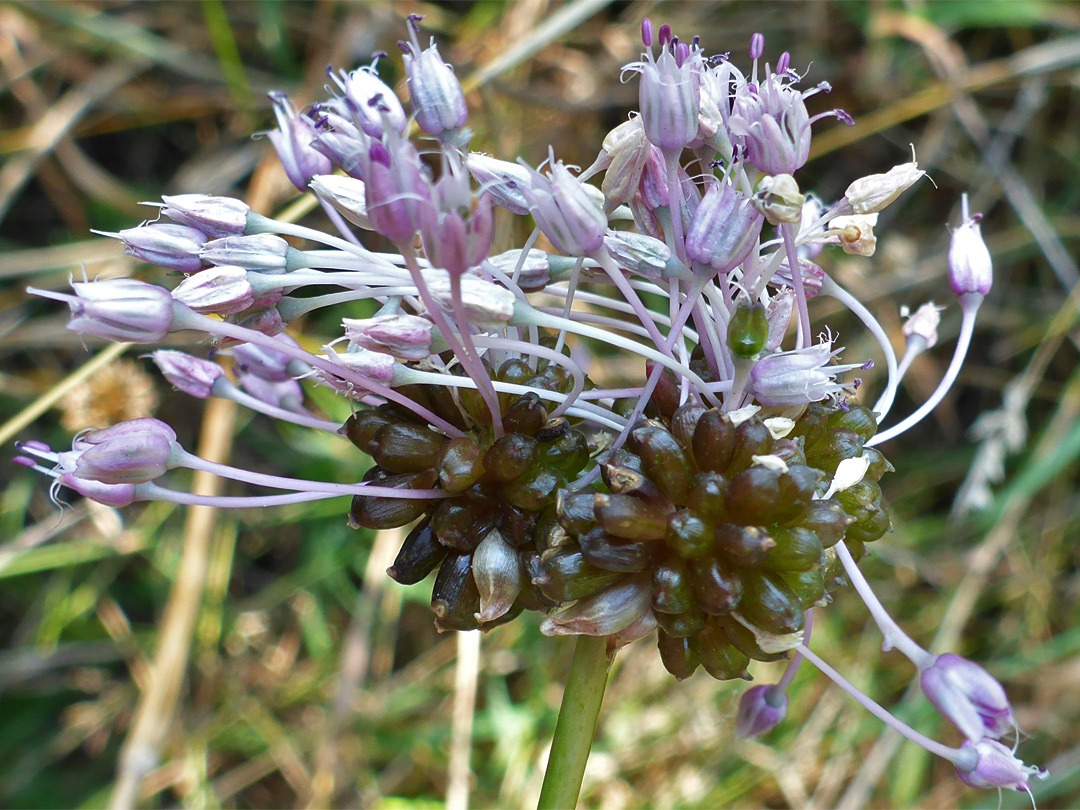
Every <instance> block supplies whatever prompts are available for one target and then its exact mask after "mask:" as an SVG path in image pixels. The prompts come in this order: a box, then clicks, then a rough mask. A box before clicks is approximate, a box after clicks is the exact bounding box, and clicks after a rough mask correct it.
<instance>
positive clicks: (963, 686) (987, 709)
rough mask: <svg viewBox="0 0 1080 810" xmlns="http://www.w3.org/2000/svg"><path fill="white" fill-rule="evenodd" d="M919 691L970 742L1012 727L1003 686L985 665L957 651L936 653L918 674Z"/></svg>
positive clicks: (998, 735)
mask: <svg viewBox="0 0 1080 810" xmlns="http://www.w3.org/2000/svg"><path fill="white" fill-rule="evenodd" d="M919 682H920V684H921V685H922V690H923V692H925V693H926V697H927V698H928V699H929V701H930V702H931V703H933V704H934V708H936V709H937V710H938V711H939V712H941V713H942V714H943V715H945V716H946V717H947V718H948V719H949V720H950V721H951V722H952V723H953V725H955V726H956V727H957V728H958V729H960V731H962V732H963V733H964V736H965V737H967V738H968V739H969V740H970V741H971V742H972V743H977V742H978V741H979V740H981V739H982V738H983V737H992V738H994V739H997V738H999V737H1001V736H1002V735H1004V734H1006V733H1007V732H1009V731H1010V730H1012V729H1013V728H1015V727H1016V721H1015V720H1014V719H1013V713H1012V707H1011V706H1010V705H1009V698H1008V696H1006V694H1005V690H1004V688H1002V686H1001V684H1000V683H998V682H997V680H996V679H995V678H994V677H993V676H992V675H991V674H990V673H989V672H987V671H986V670H985V669H983V668H982V667H981V666H979V665H978V664H976V663H974V662H973V661H968V660H967V659H965V658H961V657H960V656H959V655H953V654H952V653H945V654H944V655H939V656H938V657H937V658H936V659H935V660H934V663H933V665H932V666H930V667H927V668H926V669H924V670H923V671H922V674H921V675H920V676H919Z"/></svg>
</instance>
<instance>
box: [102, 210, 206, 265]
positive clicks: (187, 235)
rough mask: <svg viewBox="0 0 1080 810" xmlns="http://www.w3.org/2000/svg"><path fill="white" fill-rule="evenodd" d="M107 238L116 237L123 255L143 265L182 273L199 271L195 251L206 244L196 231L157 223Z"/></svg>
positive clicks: (199, 260) (200, 232)
mask: <svg viewBox="0 0 1080 810" xmlns="http://www.w3.org/2000/svg"><path fill="white" fill-rule="evenodd" d="M107 235H108V236H117V237H119V238H120V240H121V241H122V242H123V243H124V253H126V254H128V255H129V256H135V257H136V258H139V259H142V260H143V261H144V262H150V263H152V264H156V265H158V266H159V267H167V268H168V269H170V270H180V271H182V272H185V273H193V272H195V271H196V270H201V269H202V266H203V262H202V259H201V258H199V250H200V249H201V248H202V246H203V245H204V244H205V243H206V234H205V233H203V232H202V231H200V230H198V229H197V228H189V227H188V226H187V225H173V224H172V223H169V222H161V223H154V224H152V225H141V226H139V227H138V228H127V229H125V230H122V231H120V232H119V233H117V234H107Z"/></svg>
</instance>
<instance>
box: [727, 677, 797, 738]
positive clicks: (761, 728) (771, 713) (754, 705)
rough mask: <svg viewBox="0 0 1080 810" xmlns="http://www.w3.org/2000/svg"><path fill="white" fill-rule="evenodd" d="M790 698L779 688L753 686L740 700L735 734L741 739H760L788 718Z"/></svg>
mask: <svg viewBox="0 0 1080 810" xmlns="http://www.w3.org/2000/svg"><path fill="white" fill-rule="evenodd" d="M787 709H788V696H787V693H786V692H785V691H784V690H783V689H781V688H780V687H778V686H768V685H760V686H752V687H750V688H749V689H747V690H746V691H745V692H743V694H742V697H741V698H739V713H738V715H737V716H736V718H735V733H736V734H737V735H738V736H740V737H759V736H761V735H762V734H765V733H766V732H768V731H771V730H772V729H774V728H775V727H776V726H777V725H779V724H780V723H781V722H782V721H783V719H784V717H785V716H787Z"/></svg>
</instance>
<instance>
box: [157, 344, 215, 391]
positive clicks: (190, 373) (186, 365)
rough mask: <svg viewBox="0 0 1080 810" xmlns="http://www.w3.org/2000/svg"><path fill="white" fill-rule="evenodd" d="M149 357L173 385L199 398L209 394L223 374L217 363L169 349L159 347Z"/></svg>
mask: <svg viewBox="0 0 1080 810" xmlns="http://www.w3.org/2000/svg"><path fill="white" fill-rule="evenodd" d="M150 359H151V360H153V361H154V365H156V366H157V367H158V368H159V369H160V370H161V373H162V375H163V376H164V377H165V379H166V380H168V381H169V382H171V383H172V384H173V386H175V387H176V388H178V389H179V390H181V391H183V392H184V393H185V394H190V395H191V396H193V397H198V398H199V399H206V398H207V397H208V396H210V395H211V393H212V391H213V388H214V383H215V382H217V380H218V379H219V378H220V377H221V376H222V375H224V374H225V371H224V369H222V368H221V366H219V365H218V364H217V363H212V362H210V361H209V360H203V359H202V358H199V357H192V356H191V355H190V354H185V353H184V352H177V351H172V350H170V349H159V350H158V351H156V352H153V353H151V355H150Z"/></svg>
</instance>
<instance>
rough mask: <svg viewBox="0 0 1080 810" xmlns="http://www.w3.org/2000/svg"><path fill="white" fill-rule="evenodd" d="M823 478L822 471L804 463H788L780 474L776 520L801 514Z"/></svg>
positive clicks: (787, 518) (788, 518) (808, 504)
mask: <svg viewBox="0 0 1080 810" xmlns="http://www.w3.org/2000/svg"><path fill="white" fill-rule="evenodd" d="M824 480H825V475H824V473H822V472H821V470H816V469H814V468H813V467H808V466H807V465H805V464H789V465H788V471H787V472H786V473H784V474H783V475H781V476H780V481H779V482H778V483H779V486H780V504H779V508H778V509H777V513H776V520H777V521H785V520H791V519H792V518H795V517H798V516H799V515H801V514H803V513H804V512H805V511H806V510H807V508H809V506H810V502H811V501H812V500H813V499H814V493H816V492H817V490H818V487H819V486H820V485H821V483H822V482H823V481H824Z"/></svg>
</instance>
